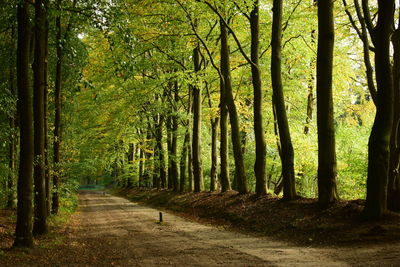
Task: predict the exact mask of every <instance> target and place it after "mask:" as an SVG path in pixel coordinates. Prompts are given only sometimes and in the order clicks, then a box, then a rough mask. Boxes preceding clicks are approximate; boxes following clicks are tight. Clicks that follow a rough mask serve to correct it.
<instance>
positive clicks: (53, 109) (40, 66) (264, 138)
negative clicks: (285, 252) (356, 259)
mask: <svg viewBox="0 0 400 267" xmlns="http://www.w3.org/2000/svg"><path fill="white" fill-rule="evenodd" d="M1 3H2V4H1V5H0V14H1V15H0V61H1V62H2V64H1V65H0V70H1V72H0V125H1V129H3V130H2V131H1V132H0V144H1V145H0V155H1V157H0V208H2V209H16V222H15V239H14V242H13V246H14V247H32V246H33V244H34V236H41V235H45V234H47V233H48V232H49V226H48V224H49V222H48V221H49V219H50V218H52V217H54V216H57V214H58V213H59V212H60V210H62V209H63V208H66V207H68V205H69V206H74V205H75V206H76V205H77V192H78V189H79V188H103V187H105V188H109V189H111V188H122V189H130V188H148V189H149V190H150V189H151V190H155V191H168V192H176V194H182V193H184V192H185V193H187V192H193V194H196V193H199V192H221V194H223V193H225V192H232V190H233V192H237V194H238V195H256V196H257V197H259V198H261V197H268V198H277V199H280V200H282V201H283V205H285V203H290V202H291V201H296V200H298V199H316V202H317V205H318V207H319V209H322V210H324V209H327V208H329V207H332V205H335V203H338V202H340V201H351V200H356V199H361V200H365V201H363V210H362V212H361V213H360V216H361V217H362V219H363V220H380V219H382V218H384V217H385V215H386V214H387V213H396V212H399V211H400V174H399V168H400V167H399V166H400V147H399V141H400V133H399V125H400V2H396V1H394V0H371V1H368V0H337V1H334V0H287V1H282V0H270V1H266V0H230V1H228V0H163V1H157V0H98V1H93V0H86V1H83V0H5V1H2V2H1ZM160 216H161V215H160ZM0 256H1V254H0Z"/></svg>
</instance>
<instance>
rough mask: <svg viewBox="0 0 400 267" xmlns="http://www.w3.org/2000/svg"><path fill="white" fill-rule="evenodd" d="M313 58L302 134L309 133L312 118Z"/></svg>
mask: <svg viewBox="0 0 400 267" xmlns="http://www.w3.org/2000/svg"><path fill="white" fill-rule="evenodd" d="M311 43H313V44H315V30H312V31H311ZM314 67H315V58H314V57H313V58H312V59H311V62H310V76H309V77H310V78H309V80H308V95H307V118H306V125H305V126H304V134H305V135H307V134H309V133H310V123H311V121H312V119H313V111H314V84H315V75H314Z"/></svg>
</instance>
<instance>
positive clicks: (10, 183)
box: [7, 25, 18, 209]
mask: <svg viewBox="0 0 400 267" xmlns="http://www.w3.org/2000/svg"><path fill="white" fill-rule="evenodd" d="M15 38H16V34H15V27H14V25H12V27H11V40H10V41H11V49H10V66H9V88H10V92H11V94H12V96H13V97H15V98H17V97H18V96H17V90H16V86H15V61H14V60H12V59H13V58H14V57H15ZM16 116H17V114H15V113H13V114H11V116H10V119H9V120H10V144H9V159H8V168H9V172H10V173H9V175H8V180H7V208H9V209H13V208H15V203H16V201H15V200H16V195H15V190H14V184H15V174H16V168H17V166H16V165H17V156H16V152H17V142H18V136H17V132H16V131H17V121H16Z"/></svg>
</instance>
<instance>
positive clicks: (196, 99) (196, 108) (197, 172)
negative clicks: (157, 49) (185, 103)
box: [192, 46, 204, 192]
mask: <svg viewBox="0 0 400 267" xmlns="http://www.w3.org/2000/svg"><path fill="white" fill-rule="evenodd" d="M193 63H194V71H195V72H198V71H200V48H199V46H197V47H196V48H195V49H194V50H193ZM192 89H193V140H192V153H193V159H192V160H193V178H194V192H200V191H203V190H204V180H203V164H202V160H201V89H200V88H199V87H198V86H193V87H192Z"/></svg>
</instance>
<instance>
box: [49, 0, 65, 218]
mask: <svg viewBox="0 0 400 267" xmlns="http://www.w3.org/2000/svg"><path fill="white" fill-rule="evenodd" d="M57 9H58V12H59V13H58V15H57V17H56V53H57V63H56V79H55V91H54V109H55V117H54V141H53V164H54V166H53V169H54V170H53V171H54V173H53V190H52V191H53V195H52V204H51V205H52V206H51V213H53V214H57V213H58V208H59V194H58V190H59V181H60V175H61V168H60V144H61V78H62V77H61V76H62V73H61V69H62V62H63V47H62V45H63V41H62V37H61V0H57Z"/></svg>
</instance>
